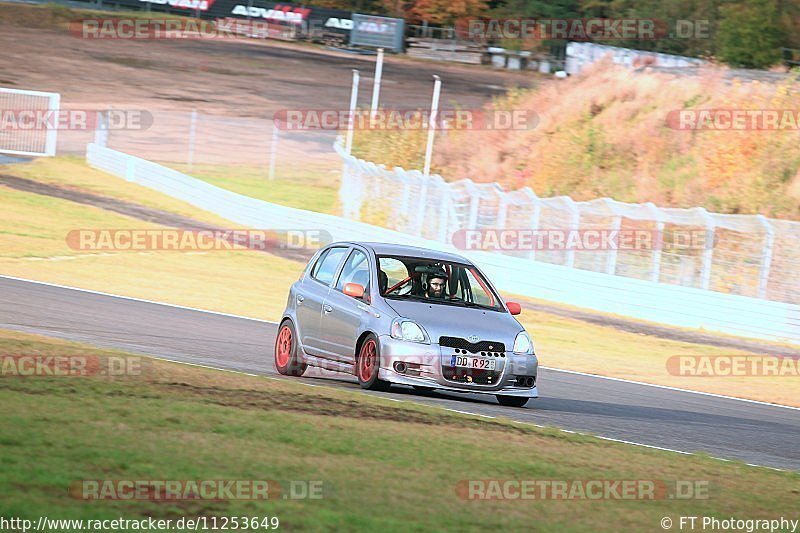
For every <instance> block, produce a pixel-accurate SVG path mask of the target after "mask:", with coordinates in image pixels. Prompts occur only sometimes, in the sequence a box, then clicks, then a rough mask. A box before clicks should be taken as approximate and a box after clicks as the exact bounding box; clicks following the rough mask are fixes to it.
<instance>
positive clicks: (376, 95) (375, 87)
mask: <svg viewBox="0 0 800 533" xmlns="http://www.w3.org/2000/svg"><path fill="white" fill-rule="evenodd" d="M382 76H383V48H378V61H377V62H376V63H375V78H374V79H373V80H372V107H371V109H370V116H371V117H374V116H375V114H376V113H377V111H378V100H380V95H381V77H382Z"/></svg>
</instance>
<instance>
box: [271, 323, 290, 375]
mask: <svg viewBox="0 0 800 533" xmlns="http://www.w3.org/2000/svg"><path fill="white" fill-rule="evenodd" d="M291 356H292V330H291V328H290V327H289V326H283V327H282V328H281V331H280V332H279V333H278V341H277V342H276V343H275V363H276V364H277V365H278V366H279V367H281V368H283V367H285V366H286V365H288V364H289V358H290V357H291Z"/></svg>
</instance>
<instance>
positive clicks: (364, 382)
mask: <svg viewBox="0 0 800 533" xmlns="http://www.w3.org/2000/svg"><path fill="white" fill-rule="evenodd" d="M380 360H381V347H380V344H379V343H378V338H377V337H376V336H375V335H373V334H372V333H370V334H369V335H367V338H366V339H364V342H362V343H361V349H360V350H359V351H358V359H357V360H356V377H357V378H358V383H359V384H360V385H361V388H363V389H369V390H382V391H385V390H388V389H389V382H388V381H384V380H382V379H379V378H378V370H379V368H380Z"/></svg>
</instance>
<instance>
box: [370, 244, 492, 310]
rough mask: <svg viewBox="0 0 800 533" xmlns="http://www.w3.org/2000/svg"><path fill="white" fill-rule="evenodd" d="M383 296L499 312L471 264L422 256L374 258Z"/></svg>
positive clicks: (487, 287)
mask: <svg viewBox="0 0 800 533" xmlns="http://www.w3.org/2000/svg"><path fill="white" fill-rule="evenodd" d="M378 279H379V281H380V293H381V296H383V297H384V298H389V299H395V300H417V301H423V302H426V303H434V304H441V305H453V306H461V307H479V308H483V309H492V310H495V311H501V310H502V307H501V305H500V299H499V298H498V297H497V295H496V294H495V293H494V292H493V291H492V289H491V288H490V287H489V283H488V282H487V281H486V279H485V278H484V277H483V276H482V275H481V273H480V272H478V269H476V268H475V267H474V266H471V265H467V264H462V263H451V262H448V261H439V260H435V259H426V258H422V257H406V256H381V257H378Z"/></svg>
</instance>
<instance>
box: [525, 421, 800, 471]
mask: <svg viewBox="0 0 800 533" xmlns="http://www.w3.org/2000/svg"><path fill="white" fill-rule="evenodd" d="M514 422H517V423H519V424H525V425H529V426H536V427H537V428H546V427H548V426H542V425H540V424H534V423H532V422H523V421H520V420H515V421H514ZM551 427H552V428H553V429H555V430H557V431H561V432H563V433H572V434H574V435H582V436H584V437H592V438H595V439H600V440H606V441H609V442H617V443H620V444H628V445H630V446H639V447H641V448H650V449H652V450H659V451H662V452H672V453H679V454H681V455H695V454H694V453H692V452H685V451H683V450H675V449H673V448H664V447H663V446H654V445H652V444H642V443H641V442H634V441H631V440H624V439H615V438H613V437H604V436H602V435H594V434H592V433H583V432H580V431H572V430H569V429H561V428H557V427H553V426H551ZM709 457H710V458H711V459H714V460H716V461H725V462H726V463H731V462H733V460H732V459H725V458H722V457H715V456H713V455H711V456H709ZM744 464H746V465H747V466H754V467H756V468H768V469H770V470H777V471H778V472H791V470H786V469H783V468H776V467H774V466H765V465H757V464H755V463H744Z"/></svg>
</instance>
